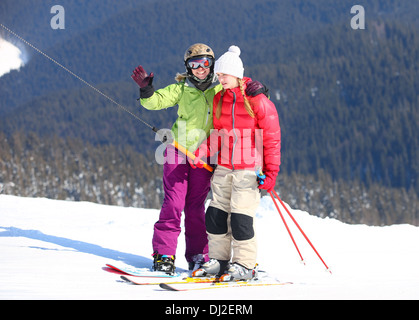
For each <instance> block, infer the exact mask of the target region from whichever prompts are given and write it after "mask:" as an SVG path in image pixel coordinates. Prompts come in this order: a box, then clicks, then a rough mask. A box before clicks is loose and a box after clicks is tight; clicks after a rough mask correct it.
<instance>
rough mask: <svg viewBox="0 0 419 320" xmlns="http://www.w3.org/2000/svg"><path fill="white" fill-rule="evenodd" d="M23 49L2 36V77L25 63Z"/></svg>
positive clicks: (0, 53) (0, 73) (0, 58)
mask: <svg viewBox="0 0 419 320" xmlns="http://www.w3.org/2000/svg"><path fill="white" fill-rule="evenodd" d="M23 60H24V59H23V53H22V51H21V50H20V49H19V48H18V47H16V46H15V45H13V44H12V43H10V42H8V41H6V40H4V39H1V38H0V77H1V76H3V75H5V74H6V73H9V72H10V71H12V70H16V69H17V70H19V69H20V68H21V67H22V66H23V65H24V61H23Z"/></svg>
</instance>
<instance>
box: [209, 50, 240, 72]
mask: <svg viewBox="0 0 419 320" xmlns="http://www.w3.org/2000/svg"><path fill="white" fill-rule="evenodd" d="M214 72H215V73H224V74H229V75H232V76H235V77H237V78H240V79H242V78H243V74H244V68H243V62H242V60H241V59H240V48H239V47H237V46H230V48H228V51H227V52H226V53H224V54H223V55H222V56H221V57H220V58H218V60H217V61H215V65H214Z"/></svg>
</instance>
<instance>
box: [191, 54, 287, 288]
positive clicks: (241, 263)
mask: <svg viewBox="0 0 419 320" xmlns="http://www.w3.org/2000/svg"><path fill="white" fill-rule="evenodd" d="M239 56H240V49H239V48H238V47H237V46H231V47H230V48H229V51H228V52H226V53H225V54H224V55H222V56H221V57H220V58H219V59H218V60H217V61H216V62H215V67H214V71H215V72H216V73H217V75H218V79H219V81H220V83H221V85H222V86H223V90H222V91H221V92H219V93H218V94H216V95H215V97H214V100H213V108H214V110H213V114H214V119H213V122H214V130H213V131H212V133H211V135H210V136H209V138H208V139H207V142H206V143H204V144H202V145H201V146H200V147H199V149H198V150H197V151H196V156H197V157H196V159H195V161H194V164H195V165H196V166H200V164H199V161H200V159H201V158H202V157H204V156H209V155H210V156H213V155H215V154H216V153H218V166H217V168H216V170H215V172H214V175H213V177H212V181H211V188H212V194H213V199H212V201H211V202H210V204H209V207H208V209H207V212H206V217H205V224H206V228H207V234H208V241H209V257H210V260H209V261H208V262H206V263H204V264H203V265H202V266H201V268H200V269H198V270H197V271H195V272H194V275H195V276H202V275H207V274H211V275H217V274H218V275H220V274H222V280H224V281H229V280H237V279H242V280H249V279H252V278H253V277H255V275H256V270H255V265H256V253H257V245H256V237H255V232H254V227H253V220H254V217H255V212H256V209H257V207H258V205H259V202H260V190H259V189H266V190H268V191H270V190H272V189H273V188H274V187H275V181H276V176H277V175H278V171H279V165H280V158H281V155H280V147H281V131H280V127H279V120H278V114H277V111H276V108H275V105H274V104H273V103H272V102H271V101H270V100H269V99H268V98H266V96H265V95H263V94H260V95H258V96H256V97H250V96H246V94H245V89H246V86H247V83H248V82H249V81H251V79H249V78H246V77H243V73H244V68H243V63H242V61H241V59H240V57H239ZM258 169H259V170H260V169H262V170H263V172H264V174H265V175H266V178H265V180H264V183H263V184H260V185H259V183H258V180H257V176H256V170H258ZM230 261H231V264H230Z"/></svg>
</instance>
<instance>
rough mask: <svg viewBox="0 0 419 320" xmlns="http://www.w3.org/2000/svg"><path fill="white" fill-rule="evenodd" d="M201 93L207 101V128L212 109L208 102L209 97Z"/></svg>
mask: <svg viewBox="0 0 419 320" xmlns="http://www.w3.org/2000/svg"><path fill="white" fill-rule="evenodd" d="M201 93H202V95H203V96H204V99H205V102H206V103H207V118H206V120H205V128H206V127H207V125H208V119H209V115H210V113H211V109H210V107H211V106H210V104H209V102H208V100H207V97H206V96H205V93H204V92H202V91H201Z"/></svg>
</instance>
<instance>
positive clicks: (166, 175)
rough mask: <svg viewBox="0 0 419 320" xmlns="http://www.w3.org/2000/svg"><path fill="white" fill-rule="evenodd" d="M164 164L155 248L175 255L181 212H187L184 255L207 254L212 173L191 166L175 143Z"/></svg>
mask: <svg viewBox="0 0 419 320" xmlns="http://www.w3.org/2000/svg"><path fill="white" fill-rule="evenodd" d="M165 157H166V161H165V163H164V167H163V186H164V200H163V205H162V208H161V211H160V217H159V221H157V222H156V223H155V225H154V235H153V242H152V244H153V250H154V252H157V253H159V254H163V255H175V254H176V247H177V241H178V236H179V234H180V231H181V226H180V224H181V215H182V211H184V213H185V240H186V252H185V257H186V260H187V261H188V262H191V261H192V258H193V256H194V255H197V254H204V255H205V257H207V255H208V239H207V234H206V229H205V199H206V197H207V194H208V192H209V190H210V179H211V176H212V173H210V172H209V171H208V170H206V169H204V168H202V169H200V168H196V169H194V168H192V167H191V166H190V164H189V162H188V160H187V159H186V156H185V155H184V154H182V153H181V152H178V150H177V149H175V148H174V147H173V146H172V145H168V147H167V148H166V151H165Z"/></svg>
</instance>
